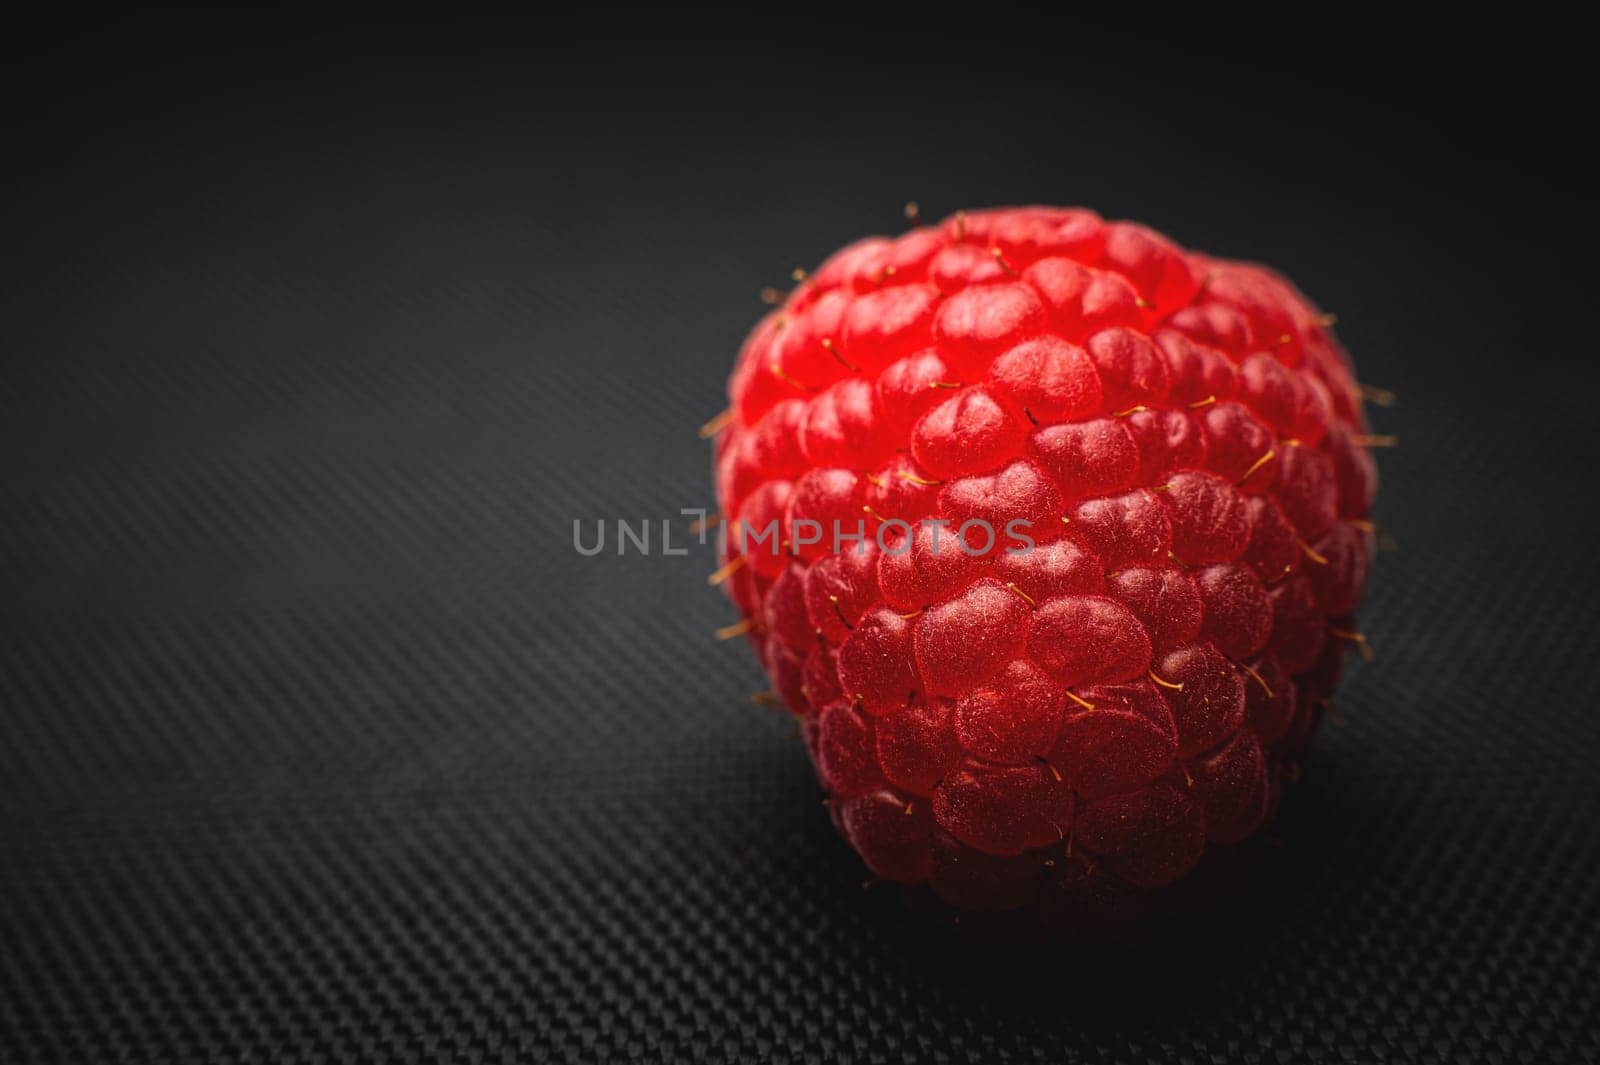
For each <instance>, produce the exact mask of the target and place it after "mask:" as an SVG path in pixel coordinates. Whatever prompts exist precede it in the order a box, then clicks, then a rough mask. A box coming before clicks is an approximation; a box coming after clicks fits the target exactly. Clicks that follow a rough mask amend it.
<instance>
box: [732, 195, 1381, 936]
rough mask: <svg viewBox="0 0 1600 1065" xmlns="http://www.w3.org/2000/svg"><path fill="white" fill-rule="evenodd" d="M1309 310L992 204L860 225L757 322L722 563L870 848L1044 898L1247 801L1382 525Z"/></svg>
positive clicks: (1228, 267) (1035, 901)
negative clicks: (935, 217) (906, 226)
mask: <svg viewBox="0 0 1600 1065" xmlns="http://www.w3.org/2000/svg"><path fill="white" fill-rule="evenodd" d="M1330 326H1331V319H1330V318H1328V317H1327V316H1325V315H1323V314H1322V313H1321V312H1320V311H1319V310H1318V309H1317V308H1316V307H1314V306H1312V305H1311V304H1310V303H1309V302H1308V301H1307V300H1306V299H1305V298H1304V297H1302V296H1301V295H1300V294H1299V293H1298V292H1297V291H1296V290H1295V289H1294V288H1292V287H1291V286H1290V285H1289V284H1288V283H1287V282H1286V281H1284V280H1283V279H1282V278H1280V277H1279V276H1278V275H1276V274H1274V273H1272V272H1271V271H1269V270H1267V269H1265V268H1263V267H1260V266H1255V265H1248V264H1242V263H1236V262H1229V261H1224V260H1220V259H1212V258H1208V257H1206V256H1203V255H1200V254H1196V253H1192V252H1187V251H1185V250H1183V249H1181V248H1179V247H1178V246H1177V245H1175V244H1173V243H1172V242H1170V241H1168V240H1167V239H1166V238H1164V237H1162V236H1160V235H1159V234H1157V233H1155V232H1153V231H1151V230H1149V229H1147V228H1145V227H1143V226H1139V225H1135V224H1132V223H1126V222H1105V221H1103V220H1102V219H1100V218H1099V217H1098V216H1097V215H1095V214H1094V213H1092V212H1090V211H1086V210H1078V209H1055V208H1019V209H1003V210H990V211H981V212H971V213H960V214H956V215H955V216H953V217H951V218H949V219H947V220H945V221H944V222H943V223H941V224H939V225H937V226H923V227H917V228H914V229H912V230H911V231H910V232H908V233H906V234H905V235H903V236H901V237H898V238H895V239H886V238H872V239H868V240H863V241H860V242H858V243H856V244H852V245H850V246H848V247H846V248H844V249H843V250H841V251H839V252H838V253H836V254H835V255H834V256H833V257H831V258H830V259H829V260H828V261H827V262H826V263H824V264H823V266H822V267H821V268H820V269H819V270H817V272H816V273H815V274H813V275H811V276H809V277H802V279H801V280H800V281H799V283H798V285H797V287H796V288H795V289H794V290H793V291H792V292H790V293H789V294H788V296H787V297H786V298H783V299H782V302H781V305H780V306H778V307H776V308H775V309H774V310H773V311H772V312H771V313H770V314H768V315H767V316H766V317H765V318H764V319H763V320H762V321H761V322H760V324H758V325H757V326H756V327H755V329H754V330H753V331H752V333H751V334H750V336H749V338H748V340H747V341H746V342H745V345H744V348H743V351H742V352H741V354H740V356H739V359H738V362H737V365H736V366H735V368H734V371H733V374H732V378H731V380H730V383H729V397H730V400H731V407H730V410H729V411H728V413H727V415H726V416H725V417H724V419H723V420H722V422H721V423H720V424H719V425H718V426H716V427H715V428H716V429H717V430H718V431H717V440H716V451H715V454H716V462H715V474H716V490H717V497H718V501H719V504H720V506H721V511H722V514H723V515H724V516H725V517H726V519H727V521H726V523H725V524H724V529H725V535H724V537H723V545H724V546H723V561H724V562H725V565H724V566H723V567H722V569H721V570H719V572H718V574H717V578H718V579H725V581H726V587H727V589H728V591H729V593H730V595H731V597H732V599H733V601H734V603H735V604H736V605H737V607H738V609H739V611H740V612H741V614H742V615H743V617H744V618H745V619H746V624H747V626H748V633H749V638H750V640H751V642H752V643H753V644H754V646H755V647H756V649H757V651H758V652H759V653H760V655H761V658H762V661H763V663H764V665H765V667H766V669H767V672H768V674H769V675H770V677H771V679H772V684H773V687H774V688H775V689H776V692H777V694H778V696H779V697H780V698H781V699H782V700H783V702H784V703H785V704H786V705H787V706H788V708H789V710H790V711H792V712H793V713H794V714H795V715H796V716H797V717H798V718H799V720H800V724H801V728H802V733H803V735H804V736H805V739H806V743H807V747H808V749H809V751H810V753H811V757H812V760H813V762H814V764H815V766H816V769H817V773H818V776H819V777H820V779H821V781H822V784H823V786H824V787H825V788H826V789H827V791H828V793H829V795H830V800H831V809H832V811H833V814H834V818H835V821H836V823H837V824H838V825H839V827H840V829H841V830H842V831H843V833H844V834H845V836H846V837H847V838H848V839H849V840H850V842H851V843H852V844H853V845H854V847H855V848H856V850H857V851H858V852H859V853H860V854H861V857H862V859H863V860H864V861H865V862H866V864H867V865H868V866H869V867H870V868H871V869H872V871H873V872H874V873H875V874H876V875H878V876H880V877H884V878H887V879H890V880H895V881H901V882H907V883H915V882H921V881H928V882H929V883H931V885H932V887H933V889H934V890H935V891H936V892H937V893H938V894H940V895H941V896H943V897H944V898H946V899H947V900H949V901H951V902H953V903H956V904H957V905H961V906H972V907H983V908H1008V907H1013V906H1022V905H1030V904H1031V905H1037V906H1041V907H1043V908H1045V909H1052V908H1054V909H1067V910H1071V909H1073V908H1075V907H1078V906H1079V905H1080V904H1082V903H1085V902H1089V901H1095V900H1102V901H1103V900H1107V899H1111V900H1115V899H1119V898H1123V897H1127V896H1129V895H1130V894H1133V895H1137V894H1138V893H1139V892H1140V891H1141V890H1143V889H1149V888H1155V887H1159V886H1161V885H1164V884H1168V883H1171V882H1173V881H1175V880H1177V879H1178V878H1180V877H1182V876H1183V875H1184V874H1185V873H1186V872H1188V871H1189V870H1190V869H1192V868H1193V867H1194V865H1195V864H1196V863H1197V862H1198V861H1199V860H1200V858H1201V856H1202V855H1203V854H1204V852H1205V851H1206V849H1207V848H1209V847H1215V846H1221V845H1227V844H1231V843H1235V842H1238V841H1239V840H1242V839H1244V838H1245V837H1247V836H1249V835H1251V834H1252V833H1254V832H1256V831H1257V830H1259V828H1260V827H1261V826H1262V824H1263V823H1264V822H1265V821H1266V820H1267V819H1268V817H1270V815H1271V813H1272V811H1273V809H1274V807H1275V804H1276V802H1277V799H1278V794H1279V791H1280V787H1281V785H1282V782H1283V781H1284V780H1285V778H1286V777H1287V776H1290V775H1292V773H1293V772H1294V766H1295V763H1296V759H1297V757H1298V756H1299V754H1300V752H1301V751H1302V749H1303V747H1304V745H1305V743H1306V742H1307V740H1308V738H1309V736H1310V734H1311V732H1312V730H1313V728H1314V727H1315V725H1316V722H1317V720H1318V718H1319V716H1320V713H1321V708H1322V706H1323V704H1324V703H1325V700H1326V699H1327V698H1328V697H1329V696H1330V695H1331V694H1332V691H1333V687H1334V684H1335V682H1336V681H1337V678H1338V674H1339V669H1340V664H1341V659H1342V656H1343V654H1344V652H1345V650H1346V649H1347V647H1348V646H1350V644H1351V643H1352V642H1353V641H1357V640H1359V639H1360V637H1359V635H1358V634H1357V633H1356V630H1355V628H1354V625H1353V623H1352V620H1351V618H1350V615H1351V613H1352V611H1354V609H1355V608H1356V605H1357V603H1358V601H1359V599H1360V597H1361V591H1362V586H1363V585H1364V583H1365V581H1366V576H1367V570H1368V566H1369V563H1370V560H1371V557H1372V549H1373V535H1372V532H1373V529H1372V526H1371V524H1370V523H1369V522H1368V521H1367V520H1366V518H1367V513H1368V511H1369V509H1370V507H1371V506H1372V501H1373V493H1374V490H1375V487H1376V472H1375V468H1374V464H1373V462H1372V460H1371V458H1370V456H1369V455H1368V453H1367V450H1366V447H1367V445H1369V444H1371V443H1373V442H1374V439H1373V438H1369V437H1368V436H1366V431H1367V430H1366V423H1365V417H1364V415H1363V411H1362V399H1361V391H1360V389H1359V387H1358V386H1357V384H1356V382H1355V380H1354V379H1353V377H1352V375H1351V371H1350V365H1349V362H1348V359H1347V357H1346V356H1345V355H1344V353H1343V352H1342V350H1341V349H1340V348H1339V347H1338V345H1337V343H1336V342H1335V340H1334V339H1333V336H1332V334H1331V332H1330ZM841 534H842V536H843V538H842V539H841V538H840V536H841Z"/></svg>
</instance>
